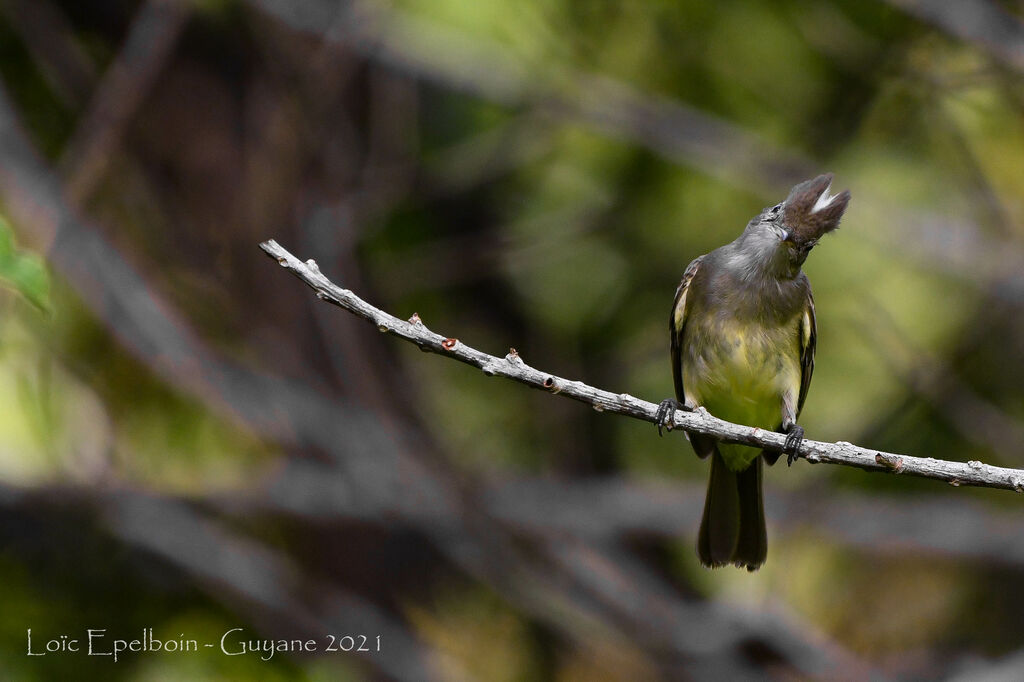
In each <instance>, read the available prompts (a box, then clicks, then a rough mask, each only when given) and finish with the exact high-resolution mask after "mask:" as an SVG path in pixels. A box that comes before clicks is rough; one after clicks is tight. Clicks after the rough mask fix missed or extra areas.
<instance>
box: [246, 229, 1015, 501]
mask: <svg viewBox="0 0 1024 682" xmlns="http://www.w3.org/2000/svg"><path fill="white" fill-rule="evenodd" d="M260 248H262V249H263V250H264V251H265V252H266V253H267V255H269V256H270V257H271V258H274V259H275V260H277V262H278V263H280V264H281V266H282V267H285V268H287V269H288V270H290V271H291V272H292V273H293V274H294V275H295V276H296V277H298V278H299V279H301V280H302V281H303V282H305V283H306V284H307V285H309V286H310V287H311V288H312V289H313V290H314V291H316V295H317V297H318V298H320V299H321V300H324V301H327V302H329V303H334V304H335V305H337V306H340V307H342V308H344V309H345V310H348V311H349V312H352V313H355V314H356V315H358V316H359V317H362V318H363V319H365V320H368V321H369V322H372V323H373V324H374V325H376V327H377V329H379V330H380V331H381V332H384V333H387V334H393V335H394V336H398V337H399V338H402V339H405V340H406V341H410V342H412V343H414V344H416V345H417V346H418V347H419V348H420V350H423V351H427V352H431V353H437V354H438V355H445V356H447V357H450V358H452V359H454V360H458V361H460V362H463V363H465V364H467V365H472V366H473V367H476V368H477V369H480V370H481V371H483V373H484V374H486V375H488V376H502V377H505V378H507V379H512V380H514V381H518V382H520V383H523V384H526V385H527V386H530V387H532V388H539V389H543V390H545V391H549V392H551V393H560V394H562V395H564V396H566V397H568V398H572V399H574V400H578V401H580V402H584V403H587V404H589V405H592V406H593V408H594V409H595V410H597V411H599V412H611V413H615V414H623V415H628V416H630V417H634V418H636V419H642V420H644V421H647V422H651V423H654V422H655V415H656V413H657V411H658V406H657V405H655V404H654V403H650V402H647V401H646V400H641V399H640V398H636V397H634V396H631V395H629V394H626V393H611V392H609V391H605V390H603V389H600V388H596V387H594V386H590V385H588V384H585V383H583V382H582V381H572V380H569V379H563V378H562V377H558V376H555V375H554V374H549V373H547V372H542V371H540V370H538V369H535V368H533V367H530V366H529V365H527V364H526V363H525V362H524V361H523V359H522V358H521V357H519V354H518V353H517V352H516V351H515V350H514V349H512V350H511V351H510V352H509V354H508V355H506V356H505V357H504V358H498V357H495V356H493V355H489V354H487V353H484V352H483V351H479V350H477V349H475V348H472V347H470V346H468V345H466V344H465V343H463V342H461V341H459V339H457V338H454V337H445V336H442V335H441V334H437V333H435V332H432V331H430V330H429V329H427V327H426V325H425V324H424V323H423V321H422V320H421V319H420V318H419V316H418V315H416V314H413V316H412V318H410V319H409V320H408V321H406V320H400V319H398V318H397V317H394V316H393V315H390V314H388V313H386V312H384V311H383V310H380V309H378V308H375V307H374V306H372V305H370V304H369V303H367V302H366V301H364V300H362V299H361V298H359V297H358V296H356V295H355V294H354V293H352V292H351V291H349V290H348V289H343V288H341V287H339V286H338V285H336V284H334V283H333V282H331V281H330V280H329V279H327V277H325V276H324V275H323V273H321V272H320V268H319V267H318V266H317V264H316V262H315V261H313V260H309V261H306V262H305V263H303V262H302V261H300V260H299V259H298V258H296V257H295V256H293V255H292V254H291V253H289V252H288V251H287V250H286V249H285V248H283V247H282V246H281V245H280V244H278V243H277V242H276V241H274V240H270V241H266V242H263V243H262V244H260ZM673 426H674V427H675V428H679V429H685V430H687V431H693V432H695V433H701V434H705V435H709V436H714V437H715V438H717V439H718V440H721V441H724V442H726V443H739V444H742V445H750V446H754V447H759V448H767V449H769V450H774V451H781V450H782V447H783V445H784V443H785V436H784V435H782V434H779V433H775V432H773V431H766V430H764V429H758V428H752V427H749V426H741V425H739V424H733V423H730V422H727V421H723V420H721V419H718V418H716V417H713V416H711V415H710V414H708V412H707V411H706V410H703V409H702V408H698V409H697V410H696V411H694V412H684V411H681V410H679V411H676V413H675V415H674V416H673ZM800 456H801V457H803V458H804V459H806V460H807V461H808V462H811V463H812V464H816V463H819V462H824V463H827V464H844V465H846V466H853V467H858V468H861V469H865V470H868V471H885V472H890V473H895V474H909V475H911V476H919V477H921V478H933V479H936V480H940V481H945V482H947V483H949V484H950V485H953V486H961V485H964V486H979V487H985V488H1001V489H1004V490H1014V491H1016V492H1024V470H1021V469H1008V468H1005V467H996V466H991V465H988V464H983V463H981V462H967V463H963V462H950V461H945V460H940V459H934V458H932V457H912V456H909V455H901V454H894V453H888V452H879V451H877V450H869V449H867V448H862V447H858V446H856V445H853V444H851V443H846V442H838V443H823V442H819V441H813V440H805V441H803V443H802V444H801V446H800Z"/></svg>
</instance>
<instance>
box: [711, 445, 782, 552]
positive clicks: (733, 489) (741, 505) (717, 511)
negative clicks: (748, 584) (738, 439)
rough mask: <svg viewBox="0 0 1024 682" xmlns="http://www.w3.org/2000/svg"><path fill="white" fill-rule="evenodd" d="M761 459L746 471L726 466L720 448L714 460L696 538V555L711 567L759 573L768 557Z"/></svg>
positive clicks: (715, 453)
mask: <svg viewBox="0 0 1024 682" xmlns="http://www.w3.org/2000/svg"><path fill="white" fill-rule="evenodd" d="M762 468H763V465H762V463H761V458H760V457H758V458H757V459H756V460H754V462H753V463H752V464H751V465H750V466H749V467H747V468H746V469H744V470H743V471H739V472H736V471H733V470H731V469H730V468H729V467H728V466H726V464H725V460H724V459H722V455H721V454H719V452H718V448H715V452H714V456H713V457H712V458H711V478H710V480H708V494H707V497H706V498H705V500H704V518H703V519H701V522H700V534H699V535H698V536H697V556H698V557H699V558H700V562H701V563H702V564H703V565H705V566H709V567H711V568H717V567H719V566H725V565H726V564H734V565H736V566H740V567H743V568H746V569H747V570H748V571H756V570H757V569H758V568H760V567H761V565H762V564H763V563H764V560H765V557H767V556H768V534H767V533H766V532H765V526H764V501H763V496H762V494H761V470H762Z"/></svg>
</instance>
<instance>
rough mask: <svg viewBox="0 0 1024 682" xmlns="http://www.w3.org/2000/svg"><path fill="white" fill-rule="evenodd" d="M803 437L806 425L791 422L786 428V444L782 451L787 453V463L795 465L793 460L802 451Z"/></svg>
mask: <svg viewBox="0 0 1024 682" xmlns="http://www.w3.org/2000/svg"><path fill="white" fill-rule="evenodd" d="M803 439H804V427H802V426H797V425H796V424H790V425H789V427H788V428H787V429H786V444H785V445H784V446H783V447H782V451H783V452H784V453H786V463H787V465H789V466H793V460H795V459H796V458H797V455H798V454H799V452H800V442H801V441H803Z"/></svg>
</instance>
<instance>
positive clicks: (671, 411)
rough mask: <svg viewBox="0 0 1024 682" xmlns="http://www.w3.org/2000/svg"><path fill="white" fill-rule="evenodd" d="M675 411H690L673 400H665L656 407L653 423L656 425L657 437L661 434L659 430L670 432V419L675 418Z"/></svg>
mask: <svg viewBox="0 0 1024 682" xmlns="http://www.w3.org/2000/svg"><path fill="white" fill-rule="evenodd" d="M676 410H683V411H685V412H690V411H691V409H690V408H689V407H687V406H686V405H684V404H683V403H681V402H679V401H678V400H676V399H675V398H665V399H664V400H662V401H661V404H660V405H658V413H657V414H656V415H655V416H654V423H655V424H657V425H658V435H659V436H660V435H662V434H661V429H662V427H664V428H665V429H666V430H668V431H671V430H672V417H673V416H675V413H676Z"/></svg>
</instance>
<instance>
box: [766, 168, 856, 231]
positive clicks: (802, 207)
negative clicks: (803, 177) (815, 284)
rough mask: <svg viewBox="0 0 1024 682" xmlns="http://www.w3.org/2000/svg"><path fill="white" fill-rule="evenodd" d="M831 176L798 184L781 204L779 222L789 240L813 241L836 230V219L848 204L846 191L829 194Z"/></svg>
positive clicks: (848, 191) (837, 221) (826, 175)
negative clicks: (783, 225)
mask: <svg viewBox="0 0 1024 682" xmlns="http://www.w3.org/2000/svg"><path fill="white" fill-rule="evenodd" d="M831 189H832V174H831V173H826V174H824V175H819V176H818V177H816V178H814V179H813V180H807V181H805V182H801V183H800V184H799V185H797V186H796V187H794V188H793V189H792V190H790V192H789V196H788V197H786V201H785V202H783V210H782V220H783V223H784V224H785V226H786V230H787V231H788V232H789V238H790V239H791V240H793V241H794V242H797V243H806V242H813V241H817V240H818V239H819V238H820V237H821V236H822V235H823V234H826V233H827V232H831V231H832V230H834V229H836V228H837V227H839V219H840V218H842V217H843V212H844V211H846V205H847V204H848V203H849V202H850V190H848V189H847V190H843V191H842V192H840V193H839V194H836V195H832V194H830V193H829V190H831Z"/></svg>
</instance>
